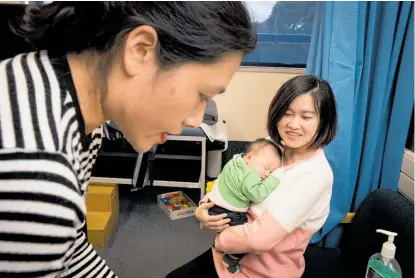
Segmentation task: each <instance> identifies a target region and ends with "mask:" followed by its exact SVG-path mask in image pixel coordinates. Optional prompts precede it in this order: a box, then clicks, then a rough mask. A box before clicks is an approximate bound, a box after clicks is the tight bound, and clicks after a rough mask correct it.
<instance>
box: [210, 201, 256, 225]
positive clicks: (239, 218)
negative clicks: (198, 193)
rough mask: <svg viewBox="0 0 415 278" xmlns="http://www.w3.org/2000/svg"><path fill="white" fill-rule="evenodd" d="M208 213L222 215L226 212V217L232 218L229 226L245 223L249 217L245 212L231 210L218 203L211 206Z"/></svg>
mask: <svg viewBox="0 0 415 278" xmlns="http://www.w3.org/2000/svg"><path fill="white" fill-rule="evenodd" d="M209 202H210V200H209ZM208 213H209V215H221V214H225V213H226V215H227V216H226V217H225V218H229V219H230V220H231V222H229V223H228V224H229V226H236V225H243V224H245V223H246V222H248V217H247V216H246V213H245V212H235V211H230V210H228V209H225V208H222V207H219V206H217V205H214V206H213V207H211V208H210V209H209V211H208Z"/></svg>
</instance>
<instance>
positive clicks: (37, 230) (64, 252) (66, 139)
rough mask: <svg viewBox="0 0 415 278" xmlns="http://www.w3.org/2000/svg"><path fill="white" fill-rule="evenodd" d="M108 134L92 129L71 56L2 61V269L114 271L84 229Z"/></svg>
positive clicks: (71, 273) (22, 272) (66, 273)
mask: <svg viewBox="0 0 415 278" xmlns="http://www.w3.org/2000/svg"><path fill="white" fill-rule="evenodd" d="M101 134H102V127H99V128H97V129H96V130H94V132H92V134H91V135H90V136H89V137H87V136H86V135H85V126H84V121H83V118H82V114H81V110H80V107H79V103H78V100H77V95H76V91H75V87H74V84H73V81H72V77H71V74H70V70H69V65H68V62H67V60H66V58H64V57H52V55H51V54H48V52H46V51H42V52H33V53H28V54H21V55H18V56H16V57H14V58H11V59H8V60H4V61H1V62H0V277H115V275H114V274H113V273H112V272H111V271H110V270H109V269H108V267H107V266H106V265H105V262H104V261H103V260H102V259H101V258H100V257H99V256H98V255H97V253H96V252H95V251H94V250H93V248H92V246H91V245H90V244H89V243H88V242H87V239H86V236H85V234H84V233H83V232H82V229H83V226H84V223H85V216H86V205H85V199H84V196H85V191H86V189H87V185H88V180H89V178H90V175H91V171H92V167H93V164H94V162H95V159H96V156H97V152H98V149H99V147H100V145H101V136H102V135H101Z"/></svg>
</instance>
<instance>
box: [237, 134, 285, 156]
mask: <svg viewBox="0 0 415 278" xmlns="http://www.w3.org/2000/svg"><path fill="white" fill-rule="evenodd" d="M266 146H272V147H274V149H275V151H276V153H277V154H278V156H279V157H280V158H282V151H281V149H280V148H279V147H278V146H277V145H276V144H275V143H274V142H272V141H271V140H268V139H266V138H258V139H256V140H255V141H253V142H251V143H249V144H248V146H246V150H245V153H244V154H248V153H252V154H256V153H258V151H259V150H261V149H263V148H265V147H266Z"/></svg>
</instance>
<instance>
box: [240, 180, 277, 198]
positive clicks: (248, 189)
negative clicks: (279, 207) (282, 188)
mask: <svg viewBox="0 0 415 278" xmlns="http://www.w3.org/2000/svg"><path fill="white" fill-rule="evenodd" d="M278 184H279V180H278V179H277V178H276V177H274V176H273V175H269V176H268V177H267V178H266V179H264V180H261V178H260V177H259V175H258V173H257V172H251V173H249V175H247V176H246V177H245V179H244V180H243V182H242V193H243V194H244V195H245V196H246V197H247V198H248V200H250V201H251V202H254V203H261V202H262V201H263V200H265V198H267V197H268V195H269V194H271V192H272V191H274V190H275V188H277V186H278Z"/></svg>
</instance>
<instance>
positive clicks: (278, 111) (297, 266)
mask: <svg viewBox="0 0 415 278" xmlns="http://www.w3.org/2000/svg"><path fill="white" fill-rule="evenodd" d="M267 129H268V133H269V135H270V137H271V139H272V140H273V141H274V142H275V143H276V144H278V145H279V146H280V147H281V148H282V150H283V165H282V167H283V169H284V171H285V173H284V177H283V179H282V180H281V182H280V184H279V185H278V187H277V188H276V189H275V190H274V191H273V192H272V193H271V194H270V195H269V196H268V197H267V198H266V199H265V200H264V201H263V202H261V203H259V204H252V205H251V206H250V209H249V211H248V218H249V223H247V224H244V225H238V226H232V227H229V225H228V222H229V221H230V220H229V219H228V218H225V215H218V216H211V215H209V214H208V210H209V208H211V207H212V206H213V205H214V203H212V202H207V200H206V199H203V200H202V201H201V202H200V205H199V207H198V209H197V210H196V217H197V219H198V220H199V221H200V222H202V223H203V225H204V226H205V227H206V228H207V229H209V230H212V231H215V232H217V236H216V238H215V241H214V244H213V245H214V246H213V247H212V248H211V249H209V250H207V251H206V252H205V253H203V254H201V255H200V256H199V257H197V258H195V259H193V260H192V261H190V262H188V263H187V264H185V265H183V266H181V267H180V268H178V269H176V270H174V271H173V272H171V273H170V274H168V275H167V276H166V278H175V277H181V278H186V277H198V278H200V277H209V278H213V277H221V278H227V277H240V278H280V277H281V278H286V277H301V275H302V274H303V272H304V257H303V254H304V252H305V249H306V247H307V245H308V244H309V242H310V240H311V237H312V236H313V234H314V233H316V232H317V231H318V230H319V229H320V228H321V227H322V226H323V224H324V222H325V221H326V219H327V217H328V215H329V212H330V199H331V193H332V185H333V172H332V170H331V167H330V165H329V163H328V161H327V158H326V157H325V154H324V152H323V150H322V147H324V146H326V145H328V144H329V143H330V142H331V141H332V140H333V138H334V137H335V135H336V130H337V111H336V103H335V99H334V95H333V92H332V90H331V88H330V85H329V84H328V83H327V82H326V81H324V80H320V79H318V78H316V77H314V76H310V75H302V76H298V77H295V78H293V79H290V80H289V81H287V82H286V83H285V84H284V85H283V86H282V87H281V88H280V89H279V91H278V93H277V94H276V95H275V97H274V99H273V100H272V102H271V104H270V107H269V113H268V123H267ZM238 253H248V254H247V255H245V256H244V257H243V258H242V260H241V261H240V272H238V273H236V274H232V273H230V272H229V271H228V270H227V268H226V267H225V265H224V264H223V262H222V259H223V257H224V254H238Z"/></svg>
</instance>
